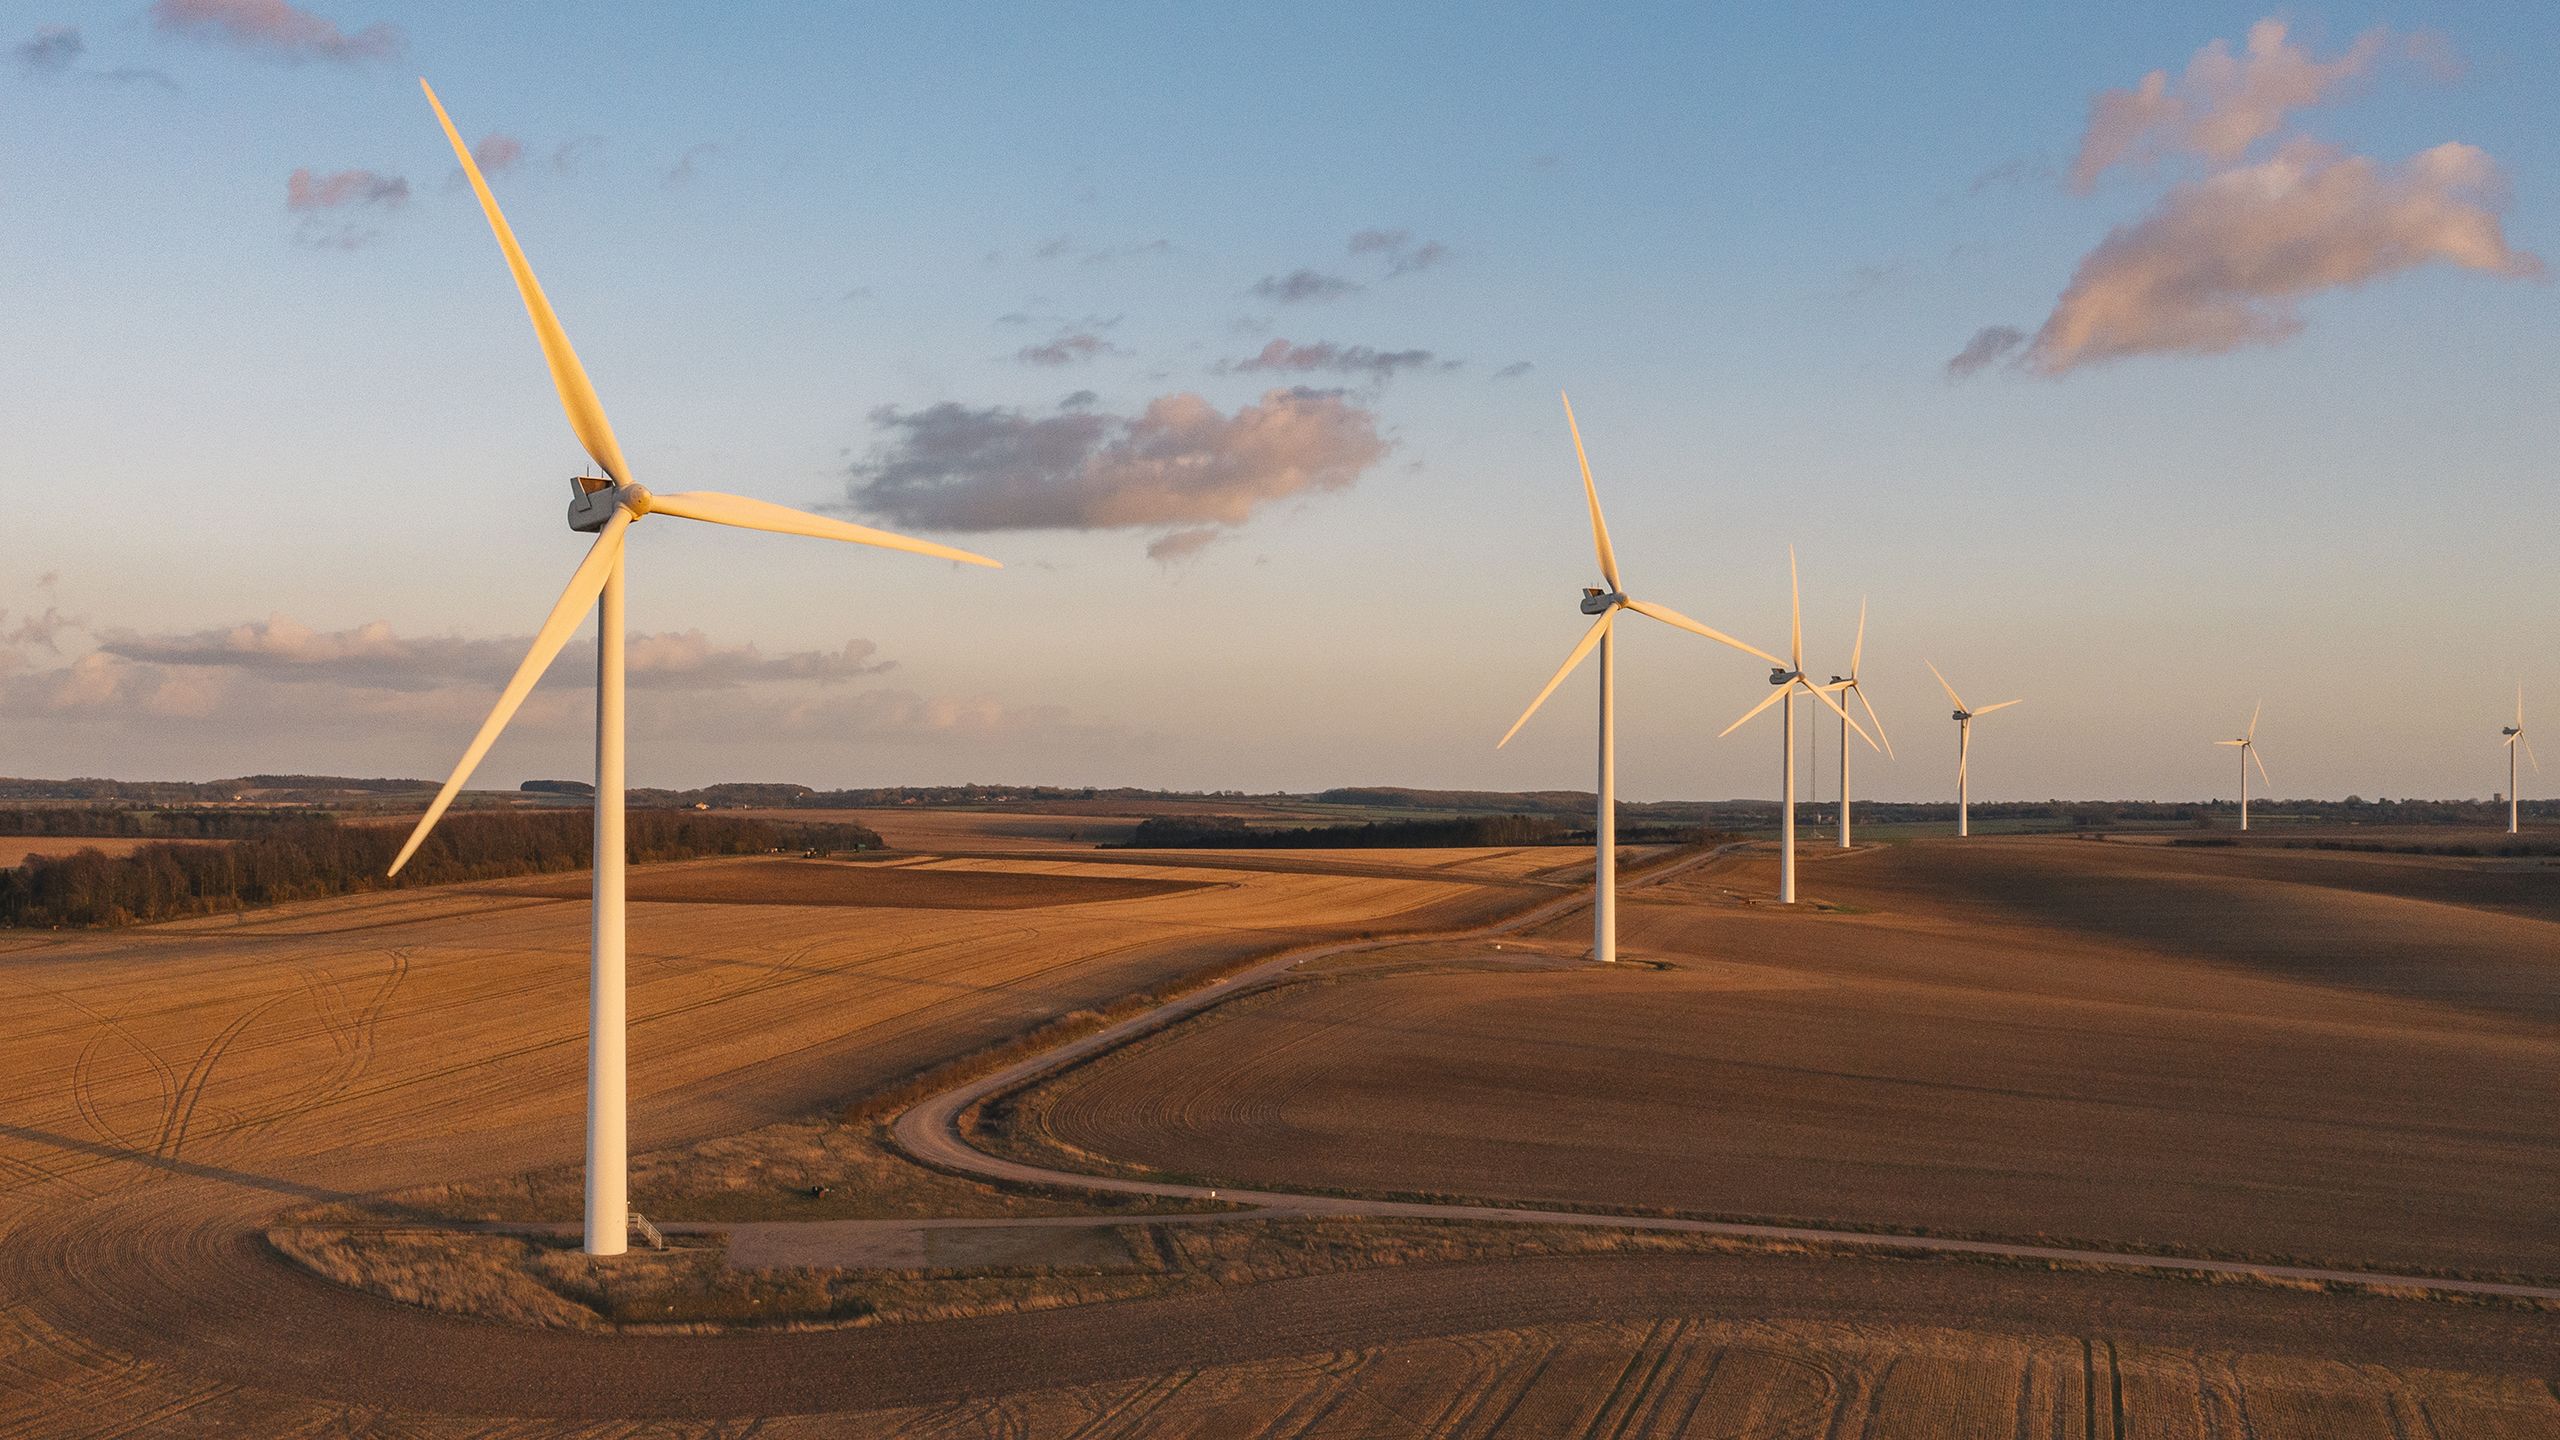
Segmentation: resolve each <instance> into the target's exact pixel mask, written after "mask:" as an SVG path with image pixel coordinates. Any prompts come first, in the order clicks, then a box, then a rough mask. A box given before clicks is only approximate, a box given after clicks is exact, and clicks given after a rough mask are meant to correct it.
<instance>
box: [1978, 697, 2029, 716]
mask: <svg viewBox="0 0 2560 1440" xmlns="http://www.w3.org/2000/svg"><path fill="white" fill-rule="evenodd" d="M2019 703H2021V702H2019V701H2016V700H2003V701H2001V702H2000V703H1999V704H1997V705H1985V706H1983V707H1982V708H1981V709H1979V710H1976V711H1974V712H1973V718H1974V719H1976V720H1979V719H1981V718H1982V717H1983V716H1985V715H1988V714H1990V713H1991V712H1992V711H1994V710H2006V709H2008V708H2009V707H2010V706H2012V705H2016V704H2019Z"/></svg>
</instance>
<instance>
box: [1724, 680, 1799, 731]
mask: <svg viewBox="0 0 2560 1440" xmlns="http://www.w3.org/2000/svg"><path fill="white" fill-rule="evenodd" d="M1786 698H1787V687H1786V686H1784V685H1772V686H1770V687H1769V698H1768V699H1766V700H1763V701H1761V702H1760V703H1759V704H1757V705H1754V706H1752V707H1751V708H1750V709H1748V710H1745V711H1743V712H1742V718H1741V719H1739V720H1736V721H1734V722H1733V723H1732V724H1730V725H1727V726H1726V727H1724V728H1723V729H1722V730H1719V731H1717V732H1716V738H1717V739H1719V740H1721V739H1723V738H1724V737H1726V736H1727V735H1730V734H1732V733H1733V732H1734V731H1736V730H1739V729H1741V728H1742V727H1743V726H1745V725H1748V724H1750V723H1751V717H1752V716H1754V715H1757V714H1759V713H1760V712H1761V711H1763V710H1766V709H1768V708H1769V707H1770V706H1772V705H1775V704H1777V703H1778V702H1779V701H1781V700H1784V699H1786Z"/></svg>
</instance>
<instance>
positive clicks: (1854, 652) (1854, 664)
mask: <svg viewBox="0 0 2560 1440" xmlns="http://www.w3.org/2000/svg"><path fill="white" fill-rule="evenodd" d="M1866 653H1867V602H1866V598H1865V597H1864V596H1861V597H1859V600H1858V638H1857V641H1856V643H1854V644H1852V645H1851V646H1850V647H1849V673H1848V674H1846V675H1834V676H1832V677H1831V684H1832V686H1833V688H1835V689H1838V690H1841V691H1845V692H1847V693H1848V694H1851V695H1855V696H1857V697H1858V704H1859V705H1860V706H1861V707H1863V708H1864V709H1865V710H1866V712H1867V720H1868V721H1869V723H1871V724H1873V725H1874V726H1875V727H1876V739H1878V740H1880V741H1882V742H1884V754H1885V758H1886V759H1888V760H1890V759H1892V758H1893V739H1892V737H1891V736H1888V735H1886V734H1885V733H1884V720H1883V719H1882V718H1881V717H1880V716H1878V715H1877V714H1876V707H1875V706H1874V704H1873V703H1871V702H1870V701H1869V700H1868V699H1867V692H1866V691H1865V690H1864V689H1862V688H1860V686H1859V684H1858V659H1859V657H1860V656H1863V655H1865V654H1866ZM1840 848H1841V849H1843V850H1846V849H1848V848H1849V717H1848V716H1847V715H1846V714H1843V715H1841V717H1840Z"/></svg>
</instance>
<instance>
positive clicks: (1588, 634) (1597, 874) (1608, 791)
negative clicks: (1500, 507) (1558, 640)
mask: <svg viewBox="0 0 2560 1440" xmlns="http://www.w3.org/2000/svg"><path fill="white" fill-rule="evenodd" d="M1563 399H1564V423H1565V428H1566V429H1568V430H1571V431H1572V432H1573V458H1574V459H1575V460H1576V461H1577V462H1579V463H1580V464H1581V466H1582V495H1583V498H1584V499H1585V500H1587V501H1589V502H1590V504H1591V544H1592V548H1593V549H1595V550H1597V551H1598V552H1599V556H1600V578H1601V579H1602V580H1604V581H1606V582H1608V588H1607V589H1605V590H1604V589H1600V588H1597V587H1585V588H1584V590H1583V592H1582V613H1583V614H1585V615H1595V616H1598V617H1599V618H1598V619H1596V620H1594V621H1593V622H1592V624H1591V628H1590V629H1588V630H1586V631H1584V632H1583V634H1582V639H1581V640H1580V641H1579V642H1578V643H1576V644H1575V645H1574V647H1573V650H1572V652H1571V653H1569V654H1567V655H1566V656H1565V657H1564V664H1562V665H1561V666H1558V667H1557V669H1556V673H1555V675H1554V676H1553V678H1551V679H1549V680H1548V681H1547V685H1546V688H1545V689H1543V690H1540V691H1539V692H1538V698H1537V699H1535V700H1532V701H1530V702H1529V708H1528V709H1526V710H1523V711H1521V712H1520V718H1519V719H1517V720H1514V721H1512V722H1511V728H1510V729H1509V730H1506V731H1504V732H1503V734H1502V738H1501V739H1500V740H1497V741H1495V742H1494V746H1493V748H1495V749H1496V750H1499V749H1501V748H1502V747H1503V746H1505V745H1508V744H1510V743H1511V737H1512V736H1514V735H1517V734H1519V733H1520V727H1521V726H1523V725H1526V724H1528V723H1529V717H1530V716H1532V715H1535V714H1537V713H1538V707H1539V706H1541V705H1544V704H1546V703H1547V697H1548V696H1550V695H1553V694H1554V693H1556V687H1557V686H1559V685H1561V684H1563V683H1564V677H1566V676H1567V675H1570V674H1572V673H1573V670H1574V667H1575V666H1577V665H1580V664H1581V663H1582V662H1583V659H1584V658H1585V657H1586V656H1588V655H1590V653H1591V652H1592V650H1593V648H1594V647H1597V648H1598V650H1599V651H1600V783H1599V787H1598V788H1599V792H1600V794H1599V814H1598V816H1597V818H1596V820H1595V821H1594V823H1593V825H1592V835H1591V838H1592V845H1593V847H1594V861H1593V867H1592V879H1591V884H1592V890H1591V931H1592V940H1591V954H1592V956H1593V958H1594V959H1596V960H1598V961H1600V962H1601V963H1602V964H1608V963H1611V962H1613V961H1615V960H1616V959H1617V958H1618V724H1617V715H1616V699H1615V696H1614V693H1613V689H1614V685H1615V681H1616V669H1617V649H1618V639H1617V629H1616V626H1617V620H1618V612H1619V611H1621V610H1632V611H1634V612H1635V613H1637V614H1638V615H1642V616H1645V617H1647V618H1649V619H1654V620H1659V621H1661V622H1662V623H1663V624H1665V625H1670V626H1675V627H1677V628H1679V629H1682V630H1686V631H1689V632H1690V633H1692V634H1696V635H1704V636H1706V637H1707V638H1708V639H1710V640H1714V641H1717V642H1719V643H1722V644H1726V645H1730V646H1732V647H1733V648H1734V649H1736V650H1740V651H1742V652H1743V653H1744V654H1747V655H1757V656H1759V657H1760V658H1761V659H1763V660H1766V661H1768V662H1769V663H1770V664H1772V665H1774V664H1776V663H1777V657H1776V656H1774V655H1771V654H1770V653H1769V652H1767V651H1765V650H1762V649H1760V648H1759V647H1757V646H1754V645H1745V644H1743V643H1742V642H1741V641H1739V640H1736V639H1734V638H1733V637H1732V636H1730V635H1727V634H1725V633H1724V632H1723V631H1720V630H1710V629H1708V628H1707V627H1706V626H1704V625H1701V624H1699V623H1698V622H1697V621H1695V620H1692V619H1690V618H1689V617H1688V616H1686V615H1683V614H1681V613H1680V612H1679V611H1677V610H1674V609H1671V608H1670V607H1669V606H1666V605H1656V604H1654V603H1652V602H1651V601H1649V600H1638V599H1636V598H1634V597H1633V596H1630V595H1628V594H1627V593H1626V588H1625V586H1623V585H1621V584H1620V583H1619V581H1618V555H1617V552H1616V551H1615V550H1612V549H1611V548H1610V546H1609V522H1608V521H1606V520H1604V519H1602V518H1601V516H1600V490H1599V487H1598V486H1596V485H1594V484H1593V483H1592V482H1591V458H1590V457H1589V456H1588V455H1585V454H1584V453H1583V451H1582V427H1581V426H1580V425H1578V424H1576V423H1575V422H1574V418H1573V397H1572V396H1569V395H1567V396H1564V397H1563Z"/></svg>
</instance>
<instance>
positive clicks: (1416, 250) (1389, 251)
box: [1345, 230, 1449, 276]
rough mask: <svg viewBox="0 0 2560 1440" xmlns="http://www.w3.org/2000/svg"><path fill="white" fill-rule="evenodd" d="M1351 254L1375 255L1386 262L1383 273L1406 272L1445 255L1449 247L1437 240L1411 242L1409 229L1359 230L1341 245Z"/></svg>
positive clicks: (1418, 268)
mask: <svg viewBox="0 0 2560 1440" xmlns="http://www.w3.org/2000/svg"><path fill="white" fill-rule="evenodd" d="M1345 249H1346V250H1347V251H1348V253H1350V254H1353V255H1375V256H1378V257H1379V258H1381V259H1383V260H1384V261H1386V265H1387V274H1389V275H1390V276H1394V275H1410V274H1412V273H1413V272H1414V271H1416V270H1428V269H1430V268H1431V267H1432V266H1434V265H1437V264H1439V263H1440V262H1441V261H1443V260H1446V259H1448V258H1449V247H1448V246H1446V245H1443V244H1441V243H1440V242H1439V241H1437V240H1425V241H1423V242H1421V243H1420V244H1415V243H1414V239H1413V232H1412V231H1410V230H1362V231H1359V232H1358V233H1356V234H1354V235H1353V236H1352V237H1351V242H1350V244H1349V245H1348V246H1346V247H1345Z"/></svg>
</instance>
